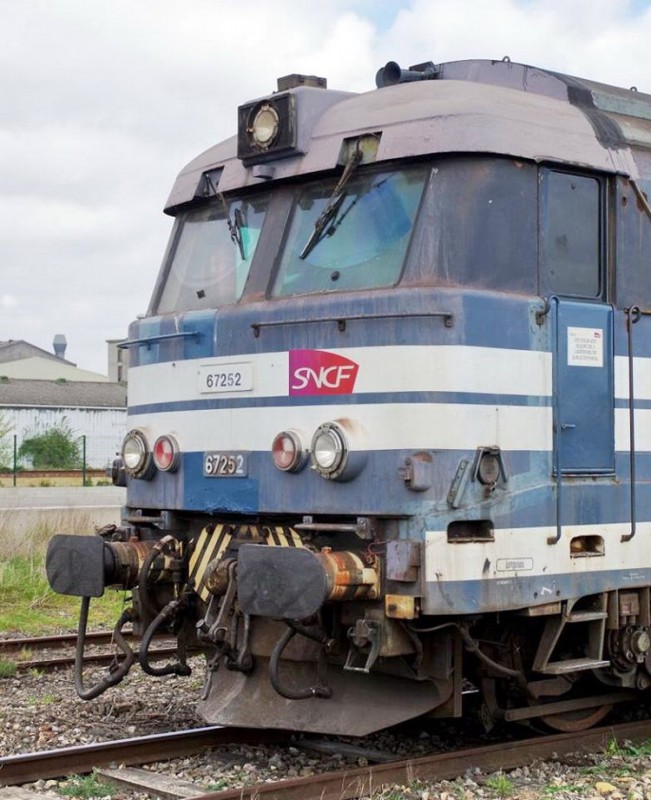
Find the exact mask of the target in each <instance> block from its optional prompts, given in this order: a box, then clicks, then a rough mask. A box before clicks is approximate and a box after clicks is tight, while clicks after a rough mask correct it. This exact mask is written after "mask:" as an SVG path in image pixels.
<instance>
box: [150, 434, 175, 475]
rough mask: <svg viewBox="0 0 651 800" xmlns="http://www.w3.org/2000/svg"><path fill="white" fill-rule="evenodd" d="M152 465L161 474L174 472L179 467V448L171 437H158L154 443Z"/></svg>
mask: <svg viewBox="0 0 651 800" xmlns="http://www.w3.org/2000/svg"><path fill="white" fill-rule="evenodd" d="M153 458H154V464H155V465H156V467H157V468H158V469H159V470H161V472H174V471H175V470H176V469H177V468H178V466H179V446H178V444H177V442H176V439H175V438H174V437H173V436H169V435H166V436H159V437H158V439H156V441H155V442H154V450H153Z"/></svg>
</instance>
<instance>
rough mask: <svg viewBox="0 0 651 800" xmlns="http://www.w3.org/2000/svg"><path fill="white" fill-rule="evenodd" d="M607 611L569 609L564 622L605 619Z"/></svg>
mask: <svg viewBox="0 0 651 800" xmlns="http://www.w3.org/2000/svg"><path fill="white" fill-rule="evenodd" d="M607 616H608V612H607V611H571V612H570V613H569V614H568V615H567V617H565V622H592V621H593V620H597V619H606V617H607Z"/></svg>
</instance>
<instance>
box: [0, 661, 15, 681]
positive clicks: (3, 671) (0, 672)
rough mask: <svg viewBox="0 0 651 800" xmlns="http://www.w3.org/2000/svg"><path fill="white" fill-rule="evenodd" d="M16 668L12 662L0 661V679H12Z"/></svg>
mask: <svg viewBox="0 0 651 800" xmlns="http://www.w3.org/2000/svg"><path fill="white" fill-rule="evenodd" d="M17 670H18V666H17V665H16V664H15V663H14V662H13V661H4V660H3V659H0V678H13V677H14V675H15V674H16V671H17Z"/></svg>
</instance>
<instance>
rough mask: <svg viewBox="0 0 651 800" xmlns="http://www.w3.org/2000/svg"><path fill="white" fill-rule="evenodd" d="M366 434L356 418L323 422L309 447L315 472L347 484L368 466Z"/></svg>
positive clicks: (327, 478)
mask: <svg viewBox="0 0 651 800" xmlns="http://www.w3.org/2000/svg"><path fill="white" fill-rule="evenodd" d="M367 438H368V437H367V434H366V431H365V429H364V428H363V426H362V425H361V424H360V423H359V422H358V421H357V420H355V419H350V418H345V419H337V420H333V421H332V422H324V423H323V425H319V427H318V428H317V429H316V431H315V432H314V436H312V442H311V444H310V459H311V461H312V469H313V470H314V471H315V472H317V473H318V474H319V475H320V476H321V477H322V478H326V480H333V481H348V480H350V479H351V478H354V477H355V476H356V475H358V474H359V473H360V472H361V470H362V469H363V468H364V465H365V464H366V457H367V454H368V444H367Z"/></svg>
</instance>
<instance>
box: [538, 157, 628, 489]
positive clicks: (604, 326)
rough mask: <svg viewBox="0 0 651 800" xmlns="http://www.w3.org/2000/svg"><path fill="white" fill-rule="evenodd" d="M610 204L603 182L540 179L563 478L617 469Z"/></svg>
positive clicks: (567, 175) (549, 175)
mask: <svg viewBox="0 0 651 800" xmlns="http://www.w3.org/2000/svg"><path fill="white" fill-rule="evenodd" d="M607 197H608V182H607V179H606V178H605V177H603V176H600V175H591V174H588V173H579V172H571V171H567V170H561V169H557V168H542V169H541V171H540V202H539V208H540V220H539V223H540V224H539V230H540V291H541V294H543V295H544V296H546V297H548V298H551V301H550V306H551V310H552V314H551V316H552V331H553V334H552V353H553V359H554V389H553V391H554V426H555V436H554V442H555V448H556V450H557V452H556V453H555V458H554V464H555V469H560V472H561V474H567V475H570V474H611V473H612V472H613V471H614V469H615V434H614V352H613V308H612V306H611V305H610V304H608V303H607V302H606V300H607V282H606V252H607V249H606V237H607V227H606V226H607V214H606V202H607ZM552 301H553V302H552Z"/></svg>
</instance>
